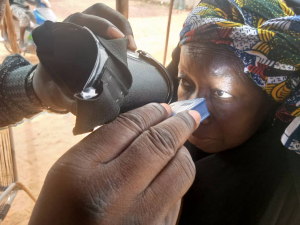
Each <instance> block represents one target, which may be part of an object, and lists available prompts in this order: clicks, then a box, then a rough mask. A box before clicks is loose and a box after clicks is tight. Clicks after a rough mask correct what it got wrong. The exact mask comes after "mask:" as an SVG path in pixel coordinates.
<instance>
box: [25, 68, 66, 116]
mask: <svg viewBox="0 0 300 225" xmlns="http://www.w3.org/2000/svg"><path fill="white" fill-rule="evenodd" d="M40 72H41V69H40V66H37V68H36V69H35V70H34V71H33V72H32V73H31V74H30V75H29V76H28V79H27V84H28V86H27V89H26V91H27V93H28V94H29V95H30V96H31V97H30V98H31V100H32V101H33V102H34V103H35V105H36V107H40V108H41V109H42V110H46V111H48V112H53V113H58V114H65V113H68V111H67V110H66V109H63V108H60V107H57V106H56V105H55V104H53V103H51V101H49V99H50V98H52V96H51V93H49V92H48V88H46V87H44V86H45V85H44V84H47V85H48V84H49V85H51V83H50V82H45V83H43V82H41V81H40V79H38V73H40Z"/></svg>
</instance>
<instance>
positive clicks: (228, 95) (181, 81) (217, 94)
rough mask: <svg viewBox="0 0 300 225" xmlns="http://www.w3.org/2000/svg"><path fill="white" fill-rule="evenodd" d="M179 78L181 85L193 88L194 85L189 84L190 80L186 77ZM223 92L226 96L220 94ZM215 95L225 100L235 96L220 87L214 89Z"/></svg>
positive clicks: (185, 87) (188, 88) (189, 88)
mask: <svg viewBox="0 0 300 225" xmlns="http://www.w3.org/2000/svg"><path fill="white" fill-rule="evenodd" d="M177 79H178V82H179V85H181V86H183V88H184V89H187V90H191V89H192V88H193V85H191V84H189V82H188V81H187V80H185V79H184V78H182V77H178V78H177ZM183 81H184V82H186V83H188V85H186V84H183ZM218 92H219V93H218ZM221 94H223V95H225V97H222V96H220V95H221ZM214 95H215V96H216V97H218V98H221V99H223V100H225V99H229V98H231V97H233V96H232V95H231V94H229V93H227V92H226V91H223V90H219V89H216V90H214Z"/></svg>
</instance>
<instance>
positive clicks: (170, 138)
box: [29, 104, 200, 225]
mask: <svg viewBox="0 0 300 225" xmlns="http://www.w3.org/2000/svg"><path fill="white" fill-rule="evenodd" d="M169 116H170V108H169V106H168V105H165V104H164V105H159V104H149V105H146V106H144V107H142V108H139V109H136V110H133V111H130V112H128V113H125V114H122V115H120V116H119V117H118V118H116V119H115V120H114V121H112V122H111V123H109V124H107V125H105V126H103V127H101V128H100V129H98V130H97V131H95V132H93V133H92V134H90V135H89V136H88V137H86V138H85V139H84V140H83V141H81V142H80V143H78V144H77V145H75V146H74V147H73V148H71V149H70V150H69V151H68V152H67V153H66V154H64V155H63V156H62V157H61V158H60V159H59V160H58V161H57V162H56V163H55V164H54V166H53V167H52V168H51V170H50V171H49V173H48V175H47V178H46V181H45V183H44V186H43V189H42V191H41V194H40V196H39V199H38V201H37V204H36V206H35V208H34V211H33V214H32V217H31V220H30V223H29V224H30V225H40V224H43V225H50V224H51V225H54V224H55V225H60V224H64V225H67V224H70V225H71V224H72V225H76V224H78V225H82V224H85V225H89V224H97V225H101V224H104V225H110V224H128V225H129V224H130V225H131V224H143V225H148V224H153V225H157V224H160V225H163V224H175V223H176V220H177V218H178V213H179V209H180V199H181V198H182V196H183V195H184V194H185V193H186V191H187V190H188V189H189V187H190V186H191V185H192V182H193V180H194V176H195V167H194V163H193V161H192V159H191V156H190V154H189V152H188V150H187V149H186V148H185V147H183V144H184V142H185V141H186V140H187V138H188V137H189V136H190V135H191V134H192V133H193V131H194V130H195V129H196V128H197V127H198V124H199V122H200V115H199V113H197V112H195V111H190V113H188V112H183V113H180V114H177V115H176V116H173V117H171V118H169V119H168V117H169Z"/></svg>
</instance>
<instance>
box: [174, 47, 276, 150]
mask: <svg viewBox="0 0 300 225" xmlns="http://www.w3.org/2000/svg"><path fill="white" fill-rule="evenodd" d="M205 45H206V46H207V44H205ZM195 48H200V49H201V48H203V49H202V50H200V51H198V53H197V57H196V58H195V54H194V55H193V54H191V52H192V51H193V49H195ZM199 62H201V63H199ZM178 78H179V79H180V84H179V89H178V98H179V100H187V99H194V98H205V99H206V103H207V107H208V110H209V112H210V117H209V118H208V119H206V120H205V121H204V122H203V123H202V124H201V126H200V127H199V128H198V129H197V130H196V131H195V132H194V133H193V134H192V135H191V136H190V137H189V141H190V142H191V143H192V144H194V145H195V146H197V147H198V148H200V149H202V150H203V151H205V152H208V153H216V152H221V151H224V150H227V149H231V148H234V147H236V146H238V145H240V144H242V143H244V142H245V141H246V140H248V139H249V138H250V137H251V136H252V135H253V134H254V133H255V131H257V129H258V128H259V127H260V125H261V123H262V122H263V120H264V119H265V117H266V116H267V114H268V112H269V111H270V108H271V107H272V106H273V105H274V102H272V101H271V100H269V99H268V98H267V96H266V94H265V93H264V91H263V90H262V89H260V88H259V87H257V86H256V85H255V84H254V83H253V82H252V81H251V80H250V79H249V78H248V77H247V76H246V75H245V74H244V73H243V64H242V62H241V61H240V59H238V58H237V57H236V56H235V55H234V54H233V53H232V52H231V51H230V50H227V49H225V48H224V50H222V51H221V52H219V51H217V52H213V51H211V48H209V47H204V44H202V46H201V44H198V46H192V45H191V44H186V45H184V46H183V47H182V49H181V56H180V63H179V73H178Z"/></svg>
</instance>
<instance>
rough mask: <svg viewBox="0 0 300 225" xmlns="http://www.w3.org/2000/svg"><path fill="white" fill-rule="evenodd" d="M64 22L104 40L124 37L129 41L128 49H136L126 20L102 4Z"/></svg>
mask: <svg viewBox="0 0 300 225" xmlns="http://www.w3.org/2000/svg"><path fill="white" fill-rule="evenodd" d="M65 22H70V23H75V24H77V25H80V26H86V27H88V28H89V29H90V30H92V31H93V32H94V33H95V34H96V35H99V36H101V37H104V38H112V39H114V38H123V37H125V36H126V37H127V38H128V39H129V46H128V48H129V49H131V50H133V51H135V50H136V48H137V47H136V44H135V41H134V38H133V32H132V29H131V26H130V23H129V22H128V20H127V19H126V18H125V17H124V16H123V15H122V14H120V13H119V12H117V11H115V10H113V9H111V8H110V7H108V6H106V5H104V4H102V3H97V4H95V5H93V6H91V7H90V8H88V9H87V10H85V11H84V12H83V13H76V14H74V15H71V16H70V17H68V18H67V19H66V20H65Z"/></svg>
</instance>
